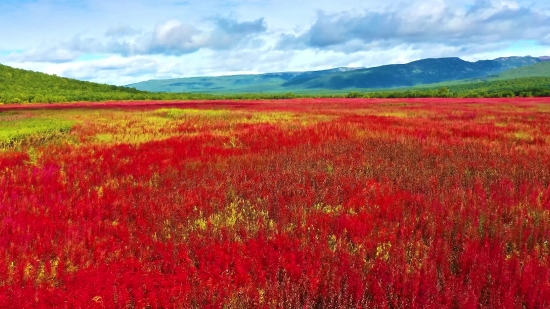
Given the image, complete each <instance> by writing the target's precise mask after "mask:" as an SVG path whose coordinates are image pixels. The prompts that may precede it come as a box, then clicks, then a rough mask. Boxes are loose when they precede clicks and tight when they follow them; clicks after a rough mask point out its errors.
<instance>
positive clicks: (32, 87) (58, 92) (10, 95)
mask: <svg viewBox="0 0 550 309" xmlns="http://www.w3.org/2000/svg"><path fill="white" fill-rule="evenodd" d="M211 97H212V96H211V95H203V94H193V95H190V94H185V93H177V94H176V93H150V92H145V91H141V90H136V89H135V88H129V87H120V86H113V85H106V84H98V83H92V82H85V81H79V80H76V79H70V78H64V77H58V76H55V75H48V74H44V73H40V72H33V71H28V70H22V69H16V68H12V67H9V66H5V65H2V64H0V104H2V103H53V102H79V101H94V102H95V101H109V100H117V101H119V100H176V99H189V98H195V99H207V98H211Z"/></svg>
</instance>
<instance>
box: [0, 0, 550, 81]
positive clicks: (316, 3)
mask: <svg viewBox="0 0 550 309" xmlns="http://www.w3.org/2000/svg"><path fill="white" fill-rule="evenodd" d="M511 55H517V56H524V55H532V56H543V55H550V1H547V0H536V1H523V0H515V1H500V0H406V1H405V0H393V1H390V0H311V1H310V0H298V1H297V0H1V1H0V63H3V64H7V65H10V66H14V67H19V68H25V69H31V70H35V71H41V72H46V73H49V74H57V75H60V76H66V77H72V78H77V79H82V80H90V81H96V82H102V83H111V84H117V85H125V84H129V83H134V82H139V81H143V80H149V79H160V78H175V77H186V76H204V75H208V76H212V75H227V74H235V73H263V72H274V71H302V70H316V69H326V68H332V67H341V66H351V67H359V66H376V65H383V64H389V63H406V62H409V61H413V60H417V59H421V58H430V57H461V58H463V59H465V60H470V61H473V60H479V59H493V58H496V57H500V56H511Z"/></svg>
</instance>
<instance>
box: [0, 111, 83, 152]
mask: <svg viewBox="0 0 550 309" xmlns="http://www.w3.org/2000/svg"><path fill="white" fill-rule="evenodd" d="M7 116H8V115H4V116H2V117H0V119H1V122H0V145H1V146H4V147H6V146H10V145H14V144H17V143H21V142H24V141H25V140H26V139H31V138H32V137H36V138H40V139H47V138H48V137H51V136H52V135H56V134H59V133H66V132H69V131H70V130H71V128H72V127H73V125H74V121H71V120H67V119H55V118H19V117H16V116H12V117H9V119H8V117H7Z"/></svg>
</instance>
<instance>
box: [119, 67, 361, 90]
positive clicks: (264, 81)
mask: <svg viewBox="0 0 550 309" xmlns="http://www.w3.org/2000/svg"><path fill="white" fill-rule="evenodd" d="M358 69H362V68H335V69H329V70H320V71H307V72H280V73H266V74H246V75H245V74H243V75H229V76H213V77H187V78H175V79H160V80H149V81H145V82H140V83H136V84H130V85H127V87H134V88H136V89H140V90H144V91H151V92H212V93H224V92H233V93H235V92H241V93H245V92H278V91H284V89H282V88H281V85H283V84H284V83H286V82H288V81H291V80H296V79H311V78H315V77H319V76H323V75H327V74H333V73H342V72H348V71H354V70H358Z"/></svg>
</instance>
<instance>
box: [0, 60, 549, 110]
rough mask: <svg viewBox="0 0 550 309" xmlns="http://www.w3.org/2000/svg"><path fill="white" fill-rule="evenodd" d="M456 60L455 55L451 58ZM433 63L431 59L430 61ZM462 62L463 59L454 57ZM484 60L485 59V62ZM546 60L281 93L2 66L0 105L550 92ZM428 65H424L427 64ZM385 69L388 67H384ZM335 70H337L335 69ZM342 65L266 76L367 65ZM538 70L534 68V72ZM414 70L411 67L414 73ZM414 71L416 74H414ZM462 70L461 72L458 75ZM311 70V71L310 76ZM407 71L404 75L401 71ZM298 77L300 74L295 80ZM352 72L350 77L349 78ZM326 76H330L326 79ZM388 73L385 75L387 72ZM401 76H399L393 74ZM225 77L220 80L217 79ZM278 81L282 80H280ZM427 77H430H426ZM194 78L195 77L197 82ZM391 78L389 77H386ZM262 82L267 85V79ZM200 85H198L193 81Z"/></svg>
mask: <svg viewBox="0 0 550 309" xmlns="http://www.w3.org/2000/svg"><path fill="white" fill-rule="evenodd" d="M454 61H456V60H454ZM432 63H434V62H432ZM456 63H458V64H460V63H461V61H456ZM483 65H487V64H483ZM549 65H550V62H547V63H540V64H536V65H532V66H528V67H527V66H526V67H524V68H522V69H513V70H509V71H505V72H502V73H500V74H498V75H493V76H491V77H490V78H485V77H484V78H478V79H467V80H454V81H446V82H441V83H433V84H418V85H416V86H414V87H396V88H392V89H369V88H352V89H351V90H350V88H343V89H326V88H296V89H297V91H293V92H291V91H288V88H277V89H279V90H285V91H284V92H283V91H279V92H274V91H273V92H269V93H258V92H256V93H254V92H252V91H250V92H248V93H247V92H245V91H241V92H240V93H237V92H234V93H232V94H231V93H229V94H228V93H226V94H216V95H214V94H203V93H172V92H165V93H159V92H146V91H140V90H136V89H134V88H128V87H118V86H111V85H105V84H97V83H91V82H84V81H78V80H74V79H69V78H63V77H58V76H55V75H48V74H44V73H38V72H32V71H26V70H21V69H14V68H11V67H8V66H4V65H0V104H2V103H52V102H75V101H109V100H117V101H119V100H186V99H284V98H298V97H381V98H387V97H503V96H550V76H548V71H547V70H546V68H547V67H548V66H549ZM425 67H426V66H425ZM383 70H388V68H387V67H386V68H384V69H383ZM457 70H458V68H455V69H454V70H453V69H452V68H450V69H449V71H450V72H449V73H445V74H448V75H449V76H452V74H456V76H463V75H464V74H463V73H461V71H457ZM337 71H338V72H337ZM344 71H345V69H334V70H326V71H313V72H302V73H300V72H298V73H272V74H265V75H266V76H264V78H265V80H267V81H268V82H271V83H273V84H276V83H286V82H288V81H293V80H294V81H296V82H299V83H302V84H303V83H308V82H311V81H313V80H315V79H321V80H327V76H330V75H331V74H339V75H337V76H341V75H345V76H352V77H353V76H354V74H358V73H360V74H368V73H364V72H363V73H361V71H365V70H361V69H359V70H354V71H349V72H344ZM533 72H536V73H533ZM413 73H414V72H413ZM415 74H416V73H415ZM461 74H462V75H461ZM530 74H541V75H542V74H546V76H547V77H544V76H543V77H525V78H514V77H515V76H525V75H526V76H529V75H530ZM308 75H309V76H308ZM404 75H406V74H404ZM298 76H301V77H300V79H297V77H298ZM352 77H350V79H352ZM241 78H243V79H244V81H240V83H241V84H242V88H240V89H247V87H250V88H249V89H254V87H256V86H255V85H254V84H253V83H249V84H246V81H247V80H248V79H247V78H248V77H247V76H245V77H242V76H234V77H230V78H229V77H228V78H227V79H225V82H226V83H229V82H231V83H236V82H238V81H239V79H241ZM330 78H331V77H329V78H328V80H329V81H330ZM388 78H389V77H388ZM396 79H399V77H396ZM221 80H224V79H221ZM281 80H282V81H281ZM303 80H307V81H305V82H302V81H303ZM424 80H430V78H424ZM196 81H197V80H195V82H196ZM388 81H389V80H388ZM268 82H266V84H267V83H268ZM197 87H198V88H200V86H197Z"/></svg>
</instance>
